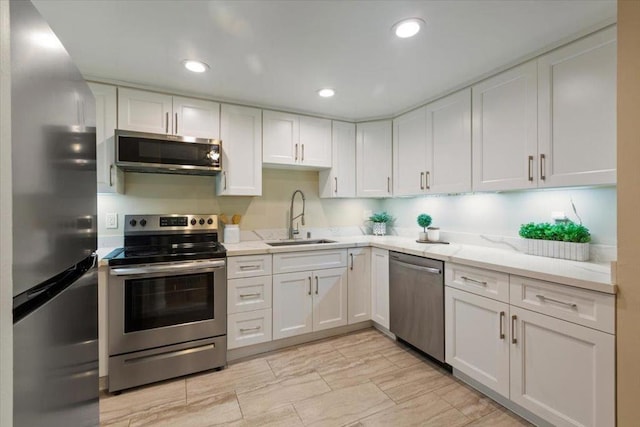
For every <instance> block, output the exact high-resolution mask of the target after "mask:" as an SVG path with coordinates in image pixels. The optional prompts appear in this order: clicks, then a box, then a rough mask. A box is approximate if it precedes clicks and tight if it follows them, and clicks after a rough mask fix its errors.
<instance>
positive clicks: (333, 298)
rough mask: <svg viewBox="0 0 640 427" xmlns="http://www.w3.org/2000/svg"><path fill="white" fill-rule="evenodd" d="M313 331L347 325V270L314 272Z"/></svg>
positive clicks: (334, 269)
mask: <svg viewBox="0 0 640 427" xmlns="http://www.w3.org/2000/svg"><path fill="white" fill-rule="evenodd" d="M313 286H314V289H313V330H314V331H321V330H323V329H330V328H335V327H337V326H344V325H346V324H347V298H348V296H347V294H348V291H347V269H346V267H342V268H330V269H327V270H317V271H314V272H313Z"/></svg>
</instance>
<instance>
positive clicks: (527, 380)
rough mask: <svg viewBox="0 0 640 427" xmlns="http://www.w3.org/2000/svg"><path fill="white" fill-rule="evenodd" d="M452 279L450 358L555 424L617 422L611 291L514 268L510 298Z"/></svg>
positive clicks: (457, 366) (447, 303)
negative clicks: (480, 291) (516, 271)
mask: <svg viewBox="0 0 640 427" xmlns="http://www.w3.org/2000/svg"><path fill="white" fill-rule="evenodd" d="M447 267H448V268H450V269H451V270H456V269H460V270H461V271H463V269H464V268H465V267H464V266H458V265H456V264H451V265H449V266H447ZM474 274H475V275H474V277H473V279H474V280H475V281H478V282H479V283H485V282H486V283H487V284H488V283H489V280H488V279H476V277H480V278H482V277H492V272H491V271H489V270H486V272H483V269H477V268H475V269H474ZM499 274H503V273H499ZM461 277H462V276H461ZM465 277H466V276H465ZM454 279H456V276H454V275H453V274H449V275H448V276H447V278H446V285H447V286H446V287H445V348H446V362H447V363H449V364H450V365H451V366H453V367H454V368H455V369H456V370H457V371H459V372H461V373H463V374H465V375H467V376H468V377H470V378H472V379H473V380H475V381H477V382H478V383H480V384H483V385H485V386H487V387H489V388H490V389H492V390H494V391H495V392H497V393H499V394H500V395H502V396H504V397H505V398H507V399H510V400H511V401H512V402H514V403H515V404H517V405H519V406H520V407H522V408H524V409H526V410H528V411H529V412H531V413H533V414H535V415H537V416H539V417H540V418H542V419H544V420H546V421H548V422H549V423H551V424H553V425H556V426H613V425H615V335H613V334H612V333H610V332H613V331H612V330H611V329H610V327H611V325H612V324H613V323H612V322H613V320H614V318H615V310H612V309H611V308H612V307H615V303H614V301H615V297H614V296H613V295H607V294H602V293H599V292H594V291H588V290H583V289H576V288H572V287H569V286H564V285H560V284H556V283H550V282H541V281H539V280H534V279H528V278H523V277H520V276H515V275H509V282H510V284H509V288H508V294H509V295H510V299H509V301H511V304H508V303H507V302H506V301H504V296H505V295H504V292H503V291H501V292H500V293H498V294H496V295H493V296H491V294H488V293H487V294H478V292H477V291H475V289H469V290H468V291H467V290H461V289H455V288H454V287H452V286H456V287H457V288H459V287H460V284H459V283H457V281H456V280H454ZM499 288H500V289H502V288H503V287H499ZM471 292H474V293H471ZM529 294H531V295H532V296H530V295H529ZM481 295H483V296H481ZM487 296H489V297H487ZM497 297H501V298H503V301H499V300H497ZM514 304H517V305H525V304H526V307H527V309H525V308H522V307H519V306H517V305H514ZM591 313H596V314H591ZM563 319H568V320H570V321H567V320H563Z"/></svg>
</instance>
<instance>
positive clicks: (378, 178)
mask: <svg viewBox="0 0 640 427" xmlns="http://www.w3.org/2000/svg"><path fill="white" fill-rule="evenodd" d="M391 159H392V140H391V120H381V121H377V122H366V123H358V124H357V125H356V188H357V191H356V195H357V196H358V197H391V194H392V193H391V191H392V183H391V178H392V175H391V170H392V160H391Z"/></svg>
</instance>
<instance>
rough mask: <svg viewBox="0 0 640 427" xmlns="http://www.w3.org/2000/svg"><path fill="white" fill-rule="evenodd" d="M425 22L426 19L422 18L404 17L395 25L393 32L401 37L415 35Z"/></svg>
mask: <svg viewBox="0 0 640 427" xmlns="http://www.w3.org/2000/svg"><path fill="white" fill-rule="evenodd" d="M422 24H424V21H423V20H422V19H420V18H409V19H403V20H402V21H400V22H398V23H396V24H395V25H394V26H393V27H391V28H392V29H393V32H394V33H395V34H396V36H398V37H400V38H401V39H406V38H408V37H413V36H415V35H416V34H418V32H419V31H420V27H421V26H422Z"/></svg>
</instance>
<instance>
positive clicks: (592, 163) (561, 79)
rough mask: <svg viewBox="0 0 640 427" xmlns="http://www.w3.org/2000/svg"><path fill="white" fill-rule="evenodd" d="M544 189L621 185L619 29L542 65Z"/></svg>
mask: <svg viewBox="0 0 640 427" xmlns="http://www.w3.org/2000/svg"><path fill="white" fill-rule="evenodd" d="M538 102H539V104H538V112H539V115H538V130H539V140H538V142H539V147H540V153H539V154H540V157H539V161H540V163H541V164H540V185H542V186H545V187H558V186H564V185H593V184H615V182H616V29H615V28H610V29H607V30H604V31H601V32H599V33H596V34H594V35H592V36H589V37H586V38H584V39H581V40H579V41H577V42H575V43H571V44H569V45H567V46H565V47H562V48H560V49H557V50H554V51H553V52H551V53H549V54H547V55H544V56H542V57H540V58H539V59H538Z"/></svg>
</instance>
